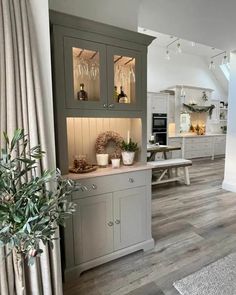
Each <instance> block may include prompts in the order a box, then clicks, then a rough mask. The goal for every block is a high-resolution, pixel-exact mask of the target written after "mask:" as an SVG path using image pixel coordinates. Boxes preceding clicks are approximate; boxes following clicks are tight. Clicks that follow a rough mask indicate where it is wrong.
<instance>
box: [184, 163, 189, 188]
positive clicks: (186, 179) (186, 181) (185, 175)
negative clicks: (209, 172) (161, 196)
mask: <svg viewBox="0 0 236 295" xmlns="http://www.w3.org/2000/svg"><path fill="white" fill-rule="evenodd" d="M184 183H185V184H186V185H190V178H189V171H188V167H184Z"/></svg>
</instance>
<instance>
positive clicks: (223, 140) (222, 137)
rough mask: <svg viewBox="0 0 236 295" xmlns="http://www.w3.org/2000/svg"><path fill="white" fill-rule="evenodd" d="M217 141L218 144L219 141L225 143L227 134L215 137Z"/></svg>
mask: <svg viewBox="0 0 236 295" xmlns="http://www.w3.org/2000/svg"><path fill="white" fill-rule="evenodd" d="M215 143H217V144H219V143H222V144H225V143H226V138H225V136H219V137H216V138H215Z"/></svg>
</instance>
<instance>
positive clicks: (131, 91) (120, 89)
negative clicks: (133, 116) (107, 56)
mask: <svg viewBox="0 0 236 295" xmlns="http://www.w3.org/2000/svg"><path fill="white" fill-rule="evenodd" d="M113 62H114V97H113V99H114V102H116V103H128V104H130V103H135V100H136V93H135V92H136V89H135V88H136V87H135V83H136V74H135V73H136V71H135V63H136V60H135V58H134V57H128V56H121V55H114V57H113Z"/></svg>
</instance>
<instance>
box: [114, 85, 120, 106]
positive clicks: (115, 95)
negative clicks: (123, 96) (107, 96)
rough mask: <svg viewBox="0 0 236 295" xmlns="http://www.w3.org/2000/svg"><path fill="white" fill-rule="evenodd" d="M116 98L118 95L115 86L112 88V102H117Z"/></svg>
mask: <svg viewBox="0 0 236 295" xmlns="http://www.w3.org/2000/svg"><path fill="white" fill-rule="evenodd" d="M118 96H119V94H118V92H117V86H114V93H113V100H114V101H115V102H119V99H118Z"/></svg>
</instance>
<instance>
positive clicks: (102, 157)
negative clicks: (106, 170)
mask: <svg viewBox="0 0 236 295" xmlns="http://www.w3.org/2000/svg"><path fill="white" fill-rule="evenodd" d="M96 158H97V163H98V166H100V167H106V166H107V165H108V154H96Z"/></svg>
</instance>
